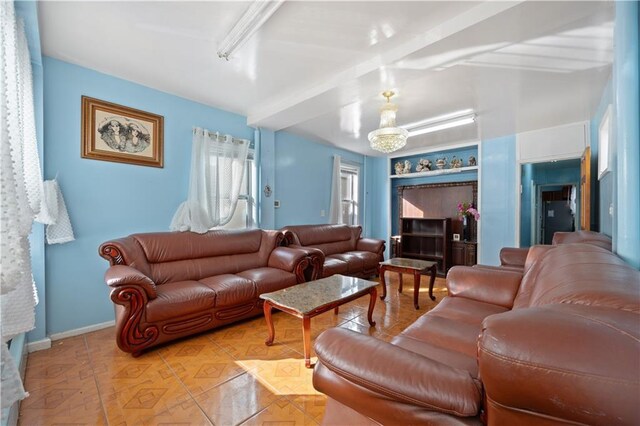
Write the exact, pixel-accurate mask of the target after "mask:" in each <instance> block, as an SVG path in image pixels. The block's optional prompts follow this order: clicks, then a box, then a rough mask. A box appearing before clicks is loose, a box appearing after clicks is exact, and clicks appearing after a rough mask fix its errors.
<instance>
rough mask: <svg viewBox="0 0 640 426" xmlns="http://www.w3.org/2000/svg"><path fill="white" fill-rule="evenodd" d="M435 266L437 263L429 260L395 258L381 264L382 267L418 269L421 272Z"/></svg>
mask: <svg viewBox="0 0 640 426" xmlns="http://www.w3.org/2000/svg"><path fill="white" fill-rule="evenodd" d="M435 264H436V262H431V261H428V260H418V259H407V258H404V257H394V258H392V259H389V260H385V261H384V262H380V266H382V265H386V266H399V267H401V268H410V269H417V270H419V271H422V270H423V269H426V268H430V267H432V266H433V265H435Z"/></svg>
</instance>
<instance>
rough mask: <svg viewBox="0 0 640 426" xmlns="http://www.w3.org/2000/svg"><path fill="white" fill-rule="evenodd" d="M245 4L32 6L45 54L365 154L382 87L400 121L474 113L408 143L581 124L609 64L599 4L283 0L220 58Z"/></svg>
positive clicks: (609, 8) (609, 5)
mask: <svg viewBox="0 0 640 426" xmlns="http://www.w3.org/2000/svg"><path fill="white" fill-rule="evenodd" d="M248 4H249V3H247V2H41V3H40V4H39V14H40V26H41V29H40V34H41V39H42V47H43V52H44V54H45V55H48V56H52V57H54V58H58V59H61V60H64V61H68V62H71V63H74V64H78V65H81V66H85V67H88V68H92V69H95V70H98V71H100V72H103V73H106V74H110V75H113V76H116V77H120V78H123V79H126V80H130V81H134V82H137V83H140V84H143V85H145V86H149V87H153V88H155V89H158V90H162V91H165V92H168V93H173V94H176V95H179V96H182V97H185V98H188V99H192V100H194V101H198V102H201V103H204V104H207V105H211V106H214V107H218V108H221V109H225V110H229V111H233V112H237V113H239V114H242V115H244V116H247V123H248V124H249V125H251V126H255V127H266V128H271V129H274V130H281V129H286V130H288V131H291V132H293V133H297V134H300V135H303V136H306V137H308V138H311V139H313V140H316V141H319V142H322V143H327V144H331V145H335V146H338V147H341V148H345V149H349V150H351V151H356V152H360V153H363V154H367V155H380V153H377V152H375V151H372V150H371V149H370V148H369V143H368V141H367V133H368V132H369V131H371V130H373V129H375V128H377V127H378V121H379V112H378V110H379V107H380V106H381V105H382V103H383V101H384V100H383V98H382V97H381V96H380V93H381V92H382V91H383V90H387V89H394V90H395V91H396V92H397V93H398V95H397V96H396V97H395V98H394V101H395V102H396V103H397V104H398V105H399V108H400V109H399V112H398V124H405V123H410V122H414V121H418V120H421V119H424V118H428V117H432V116H437V115H441V114H444V113H448V112H452V111H456V110H461V109H466V108H473V109H474V110H475V111H476V112H477V115H478V120H477V123H476V124H473V125H468V126H465V127H459V128H456V129H450V130H444V131H440V132H436V133H431V134H427V135H422V136H416V137H412V138H410V139H409V141H408V143H407V146H406V148H405V150H415V149H419V148H421V147H430V146H433V145H441V144H450V143H455V142H460V141H467V140H472V139H477V138H491V137H497V136H502V135H507V134H513V133H517V132H522V131H527V130H533V129H538V128H544V127H551V126H555V125H559V124H563V123H569V122H575V121H581V120H589V119H590V118H591V117H592V116H593V114H594V112H595V108H596V106H597V104H598V102H599V100H600V96H601V95H602V90H603V88H604V85H605V84H606V81H607V79H608V78H609V75H610V73H611V63H612V58H613V23H612V22H613V14H614V11H613V7H614V6H613V2H608V1H605V2H591V1H588V2H574V1H570V2H534V1H526V2H426V1H412V2H397V1H387V2H384V1H376V2H365V1H359V2H342V1H334V2H312V1H287V2H285V3H284V4H283V5H282V6H281V7H280V8H279V9H278V10H277V11H276V12H275V14H274V15H273V16H272V17H271V18H270V19H269V21H267V23H266V24H265V25H264V26H263V27H262V28H261V29H260V30H259V31H258V32H257V33H256V34H255V35H254V36H253V37H252V39H251V40H250V41H249V42H248V43H247V44H245V45H244V46H243V47H242V48H241V49H240V50H239V51H238V52H237V53H236V54H235V57H233V58H232V59H231V61H229V62H227V61H224V60H221V59H219V58H218V57H217V55H216V51H217V47H218V44H219V43H220V41H222V39H223V38H224V36H225V35H226V33H227V32H228V31H229V30H230V29H231V27H233V25H234V24H235V22H236V20H237V19H238V18H239V17H240V16H241V15H242V13H243V12H244V11H245V10H246V8H247V7H248ZM106 52H109V54H105V53H106ZM132 58H133V60H132Z"/></svg>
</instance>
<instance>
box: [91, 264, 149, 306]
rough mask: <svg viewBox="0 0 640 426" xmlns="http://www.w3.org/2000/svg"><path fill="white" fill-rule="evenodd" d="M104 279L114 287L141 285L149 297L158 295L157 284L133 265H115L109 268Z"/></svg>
mask: <svg viewBox="0 0 640 426" xmlns="http://www.w3.org/2000/svg"><path fill="white" fill-rule="evenodd" d="M104 281H105V282H106V283H107V285H108V286H109V287H111V288H113V289H115V288H117V287H124V286H134V287H141V288H142V289H143V290H144V292H145V293H146V295H147V297H148V298H149V299H155V298H156V297H158V293H157V292H156V284H155V283H154V282H153V280H152V279H151V278H149V277H147V276H146V275H144V274H143V273H142V272H140V271H138V270H137V269H135V268H132V267H131V266H126V265H114V266H111V267H109V269H107V272H105V274H104Z"/></svg>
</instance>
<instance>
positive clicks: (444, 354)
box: [391, 335, 478, 378]
mask: <svg viewBox="0 0 640 426" xmlns="http://www.w3.org/2000/svg"><path fill="white" fill-rule="evenodd" d="M391 343H392V344H394V345H397V346H400V347H401V348H404V349H406V350H408V351H411V352H415V353H417V354H420V355H422V356H425V357H427V358H430V359H432V360H434V361H438V362H441V363H443V364H446V365H449V366H451V367H454V368H458V369H460V370H465V371H468V372H469V374H471V377H473V378H478V359H477V358H476V357H475V356H469V355H466V354H463V353H460V352H456V351H452V350H450V349H445V348H442V347H440V346H437V345H433V344H431V343H428V342H425V341H422V340H417V339H414V338H412V337H408V336H404V335H400V336H396V337H394V338H393V339H392V340H391Z"/></svg>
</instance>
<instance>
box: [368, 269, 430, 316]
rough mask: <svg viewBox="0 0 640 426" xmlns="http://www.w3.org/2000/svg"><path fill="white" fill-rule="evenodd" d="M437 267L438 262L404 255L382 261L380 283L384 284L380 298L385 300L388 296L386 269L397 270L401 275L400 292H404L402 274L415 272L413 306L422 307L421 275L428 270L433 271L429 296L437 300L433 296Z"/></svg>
mask: <svg viewBox="0 0 640 426" xmlns="http://www.w3.org/2000/svg"><path fill="white" fill-rule="evenodd" d="M437 269H438V264H437V263H436V262H430V261H428V260H418V259H407V258H404V257H394V258H392V259H389V260H386V261H384V262H380V283H381V284H382V296H380V299H382V300H384V298H385V297H387V285H386V283H385V280H384V273H385V272H386V271H391V272H397V273H398V275H399V276H400V285H399V287H398V293H402V274H403V273H405V274H413V306H415V308H416V309H420V306H418V293H419V292H420V276H421V275H422V274H425V273H427V272H430V273H431V280H430V281H429V297H430V298H431V300H436V298H435V297H434V296H433V283H434V282H435V281H436V271H437Z"/></svg>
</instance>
